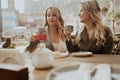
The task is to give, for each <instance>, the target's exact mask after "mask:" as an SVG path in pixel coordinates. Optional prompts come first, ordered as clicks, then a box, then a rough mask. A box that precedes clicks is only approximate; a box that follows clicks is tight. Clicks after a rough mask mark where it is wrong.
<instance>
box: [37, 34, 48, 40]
mask: <svg viewBox="0 0 120 80" xmlns="http://www.w3.org/2000/svg"><path fill="white" fill-rule="evenodd" d="M36 38H37V39H38V40H46V39H47V35H46V34H37V35H36Z"/></svg>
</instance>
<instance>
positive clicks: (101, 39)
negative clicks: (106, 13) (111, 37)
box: [76, 0, 106, 46]
mask: <svg viewBox="0 0 120 80" xmlns="http://www.w3.org/2000/svg"><path fill="white" fill-rule="evenodd" d="M81 6H82V8H83V9H84V10H85V11H86V12H88V14H89V16H90V18H91V20H92V22H93V24H94V26H95V34H94V36H95V38H96V39H97V42H96V45H97V46H99V45H101V44H102V45H104V44H105V42H106V38H105V26H104V25H103V23H102V21H101V15H100V7H99V4H98V2H97V1H96V0H88V1H86V2H81ZM82 30H84V29H82ZM81 32H82V31H80V32H79V33H78V35H77V37H76V43H77V44H78V45H79V46H80V42H79V41H80V37H81V36H80V33H81Z"/></svg>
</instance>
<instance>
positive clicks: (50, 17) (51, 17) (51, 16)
mask: <svg viewBox="0 0 120 80" xmlns="http://www.w3.org/2000/svg"><path fill="white" fill-rule="evenodd" d="M47 22H48V25H49V26H54V25H56V23H57V16H56V14H55V13H54V12H53V10H52V9H48V10H47Z"/></svg>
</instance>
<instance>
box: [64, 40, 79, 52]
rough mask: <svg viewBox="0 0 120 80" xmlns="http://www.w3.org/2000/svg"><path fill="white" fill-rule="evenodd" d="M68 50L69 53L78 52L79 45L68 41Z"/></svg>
mask: <svg viewBox="0 0 120 80" xmlns="http://www.w3.org/2000/svg"><path fill="white" fill-rule="evenodd" d="M66 45H67V49H68V51H69V53H72V52H78V51H79V50H80V49H79V47H78V46H77V45H75V44H73V43H72V41H71V40H70V41H66Z"/></svg>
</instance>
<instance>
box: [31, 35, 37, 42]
mask: <svg viewBox="0 0 120 80" xmlns="http://www.w3.org/2000/svg"><path fill="white" fill-rule="evenodd" d="M36 40H37V38H36V35H30V37H29V41H30V42H33V41H36Z"/></svg>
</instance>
